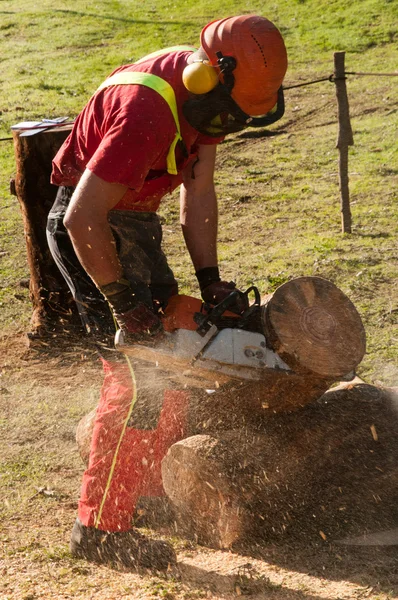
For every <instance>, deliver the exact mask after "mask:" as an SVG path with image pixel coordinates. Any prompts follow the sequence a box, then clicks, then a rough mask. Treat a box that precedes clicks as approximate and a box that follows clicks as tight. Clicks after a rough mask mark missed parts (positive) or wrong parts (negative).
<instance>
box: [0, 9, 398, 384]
mask: <svg viewBox="0 0 398 600" xmlns="http://www.w3.org/2000/svg"><path fill="white" fill-rule="evenodd" d="M0 8H1V12H0V15H1V21H0V83H1V87H2V98H1V101H0V137H8V136H9V135H10V129H9V128H10V126H11V125H12V124H13V123H15V122H17V121H20V120H22V119H34V118H41V117H43V116H45V117H55V116H60V115H69V116H70V117H74V116H75V115H76V114H77V113H78V112H79V110H80V109H81V108H82V106H83V105H84V103H85V102H86V100H87V99H88V98H89V96H90V94H91V93H92V92H93V91H94V90H95V89H96V87H97V86H98V84H99V83H100V82H101V81H102V80H103V79H104V78H105V77H106V76H107V74H108V73H109V72H110V71H112V70H113V69H114V68H115V67H117V66H118V65H119V64H122V63H125V62H130V61H132V60H134V59H136V58H138V57H140V56H142V55H143V54H145V53H147V52H150V51H153V50H155V49H158V48H159V47H165V46H169V45H173V44H176V43H194V44H197V43H198V37H199V32H200V29H201V27H202V26H203V25H204V24H205V23H206V22H208V21H209V20H212V19H214V18H219V17H224V16H228V15H233V14H239V13H244V12H258V13H259V14H263V15H266V16H268V17H269V18H271V19H272V20H273V21H274V22H275V23H276V24H277V25H278V26H279V27H280V29H281V30H282V32H283V34H284V36H285V40H286V45H287V48H288V53H289V71H288V74H287V77H286V85H289V84H292V83H295V82H299V81H308V80H312V79H316V78H318V77H323V76H328V75H329V74H330V73H332V71H333V52H334V51H336V50H344V51H345V52H346V69H347V70H349V71H361V72H363V71H372V72H393V71H394V70H395V71H396V65H397V64H398V61H397V58H398V49H397V33H396V32H397V30H396V22H397V18H398V4H397V3H396V2H395V1H393V0H389V1H388V0H361V1H358V2H351V1H350V2H349V1H348V0H334V1H330V0H280V1H278V2H276V1H274V2H270V3H268V4H267V5H266V6H265V5H264V4H263V3H262V2H259V1H258V0H255V1H254V2H252V3H251V4H250V5H249V4H247V3H244V2H240V1H237V0H232V1H229V2H228V1H227V2H223V3H221V2H219V1H217V0H215V1H212V2H209V1H199V2H197V1H195V2H193V0H187V1H186V2H184V3H183V5H181V4H178V3H172V2H167V1H156V2H155V1H152V2H149V3H145V4H142V3H141V4H139V3H137V2H135V1H134V2H133V1H129V0H123V1H119V2H117V1H105V2H101V3H98V2H94V0H86V1H85V2H81V1H76V2H74V3H70V2H69V3H65V2H60V1H54V0H43V1H42V2H40V4H38V3H36V2H33V0H19V1H18V2H17V0H14V1H10V0H3V2H2V3H1V7H0ZM347 85H348V92H349V100H350V109H351V119H352V126H353V131H354V142H355V145H354V146H353V147H352V148H351V149H350V156H349V174H350V194H351V208H352V217H353V233H352V234H351V235H343V234H342V233H341V223H340V206H339V189H338V176H337V168H338V167H337V165H338V154H337V151H336V148H335V142H336V137H337V123H336V118H337V117H336V114H337V111H336V101H335V90H334V85H333V84H331V83H329V82H323V83H320V84H315V85H311V86H307V87H304V88H298V89H293V90H288V91H287V92H286V104H287V108H286V115H285V117H284V119H283V120H282V121H281V122H280V123H278V124H276V125H274V126H273V127H271V128H270V131H271V132H272V133H273V134H274V135H272V136H266V137H253V136H252V137H250V136H249V135H247V134H240V135H239V134H238V135H235V136H232V137H231V138H230V139H227V140H226V142H225V143H224V144H223V145H222V146H221V147H220V151H219V159H218V169H217V174H216V182H217V189H218V193H219V200H220V245H219V254H220V264H221V268H222V273H223V276H224V277H226V278H231V279H232V278H233V279H235V280H236V281H237V283H238V284H239V285H240V286H241V287H245V286H248V285H252V284H255V285H257V286H258V287H259V288H260V290H261V292H262V293H266V292H271V291H273V290H274V289H275V288H276V287H277V286H278V285H279V284H281V283H283V282H284V281H286V280H288V279H290V278H291V277H296V276H300V275H311V274H314V275H319V276H323V277H327V278H329V279H331V280H332V281H334V282H335V283H336V284H337V285H338V286H339V287H340V288H341V289H342V290H343V291H344V292H345V293H347V294H348V295H349V297H350V298H351V299H352V300H353V302H354V303H355V304H356V306H357V308H358V310H359V311H360V313H361V316H362V318H363V320H364V323H365V326H366V329H367V337H368V353H367V356H366V358H365V360H364V362H363V364H362V365H361V374H363V375H364V376H366V377H368V378H370V380H372V381H374V382H376V381H381V382H383V383H386V384H394V383H395V385H397V381H398V374H397V363H398V360H397V358H398V329H397V304H398V288H397V271H398V250H397V242H396V240H397V234H398V225H397V223H398V208H397V179H398V169H397V165H398V150H397V144H396V140H397V138H398V119H397V108H398V104H397V91H398V78H393V77H391V78H386V77H370V76H368V77H349V79H348V82H347ZM0 166H1V173H2V176H1V180H0V217H1V218H0V278H1V284H0V303H1V305H0V308H1V311H2V319H3V326H4V328H5V331H7V332H10V331H16V330H17V331H18V330H19V331H26V330H27V329H28V327H29V318H30V313H31V307H30V303H29V297H28V292H27V290H25V289H22V288H20V287H19V285H18V283H19V281H20V280H21V279H23V278H26V277H27V276H28V273H29V271H28V266H27V263H26V256H25V248H24V239H23V230H22V222H21V217H20V211H19V208H18V202H17V200H16V199H15V198H14V197H13V196H10V193H9V178H10V177H12V176H13V174H14V172H15V164H14V156H13V148H12V143H11V142H7V141H6V142H0ZM161 214H162V216H163V218H164V221H165V230H166V231H165V245H166V251H167V254H168V256H169V257H170V262H171V264H172V266H173V268H174V269H175V271H176V274H177V276H178V278H179V281H180V284H181V290H182V291H183V292H186V293H197V289H196V283H195V278H194V275H193V270H192V267H191V264H190V261H189V258H188V257H187V254H186V252H185V249H184V244H183V241H182V238H181V235H180V232H179V226H178V197H177V194H176V193H175V194H173V195H172V196H171V197H169V198H167V199H166V201H165V202H164V205H163V207H162V211H161Z"/></svg>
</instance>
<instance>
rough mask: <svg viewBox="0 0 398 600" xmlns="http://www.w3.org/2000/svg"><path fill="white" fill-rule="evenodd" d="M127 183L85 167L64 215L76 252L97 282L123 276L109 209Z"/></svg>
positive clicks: (120, 196) (122, 193)
mask: <svg viewBox="0 0 398 600" xmlns="http://www.w3.org/2000/svg"><path fill="white" fill-rule="evenodd" d="M126 190H127V187H125V186H123V185H119V184H117V183H108V182H106V181H104V180H103V179H101V178H100V177H98V176H97V175H95V174H94V173H92V172H91V171H89V170H88V169H86V170H85V172H84V173H83V175H82V177H81V179H80V181H79V184H78V185H77V187H76V190H75V192H74V194H73V196H72V199H71V202H70V204H69V207H68V210H67V211H66V214H65V218H64V225H65V227H66V229H67V230H68V233H69V236H70V238H71V240H72V243H73V246H74V249H75V252H76V254H77V256H78V258H79V260H80V262H81V264H82V265H83V267H84V269H85V270H86V271H87V273H88V274H89V275H90V277H91V278H92V279H93V281H94V283H95V284H96V285H97V286H103V285H106V284H108V283H111V282H112V281H117V280H118V279H120V278H121V277H122V268H121V265H120V262H119V259H118V256H117V252H116V245H115V240H114V237H113V235H112V231H111V228H110V226H109V223H108V213H109V211H110V210H112V208H114V206H116V204H117V203H118V202H119V200H121V198H122V197H123V195H124V194H125V192H126Z"/></svg>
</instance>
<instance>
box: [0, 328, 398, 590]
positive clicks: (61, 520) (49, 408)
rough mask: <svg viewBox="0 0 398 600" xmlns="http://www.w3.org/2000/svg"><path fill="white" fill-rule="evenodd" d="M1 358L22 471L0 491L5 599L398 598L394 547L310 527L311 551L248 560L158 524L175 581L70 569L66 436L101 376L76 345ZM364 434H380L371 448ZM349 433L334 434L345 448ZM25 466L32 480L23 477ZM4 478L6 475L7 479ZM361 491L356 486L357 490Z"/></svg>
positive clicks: (9, 439) (292, 547) (73, 465)
mask: <svg viewBox="0 0 398 600" xmlns="http://www.w3.org/2000/svg"><path fill="white" fill-rule="evenodd" d="M0 356H1V357H2V358H1V379H0V382H1V383H0V387H1V392H2V394H1V400H0V410H1V432H2V436H1V439H0V449H1V453H2V462H4V463H6V464H10V465H11V463H12V464H13V465H15V464H17V463H18V464H19V466H20V470H15V471H14V475H13V477H11V478H9V479H8V483H3V482H2V483H1V490H0V497H1V501H2V519H1V525H0V598H1V599H2V600H6V599H10V600H17V599H18V600H22V599H23V600H34V599H36V598H40V599H43V600H44V599H46V600H47V599H54V600H55V599H57V600H58V599H66V598H79V599H82V600H86V599H87V600H88V599H89V598H90V599H91V598H93V599H96V600H112V599H114V600H116V599H117V600H119V599H120V598H130V599H132V600H133V599H134V600H136V599H148V600H149V599H152V598H166V599H168V600H189V599H197V598H212V599H213V600H218V599H220V600H221V599H222V600H229V599H232V598H236V597H237V596H240V595H242V596H248V597H250V598H253V599H254V600H260V599H261V600H265V599H267V600H268V599H270V600H274V599H277V600H321V599H330V600H336V599H338V598H340V599H344V600H345V599H354V598H370V599H372V600H388V599H389V600H391V599H392V598H396V597H398V562H397V553H396V547H392V548H384V549H383V548H360V549H352V548H351V549H350V548H346V547H340V548H336V547H335V546H332V545H330V544H329V543H328V542H329V535H328V528H327V527H326V526H324V525H323V524H322V527H317V529H316V532H317V537H318V539H319V542H320V544H319V545H318V546H317V545H315V546H314V545H309V546H308V547H306V545H305V544H293V543H288V542H287V541H286V540H282V541H279V542H278V543H276V542H272V543H271V542H268V543H267V542H261V543H257V544H254V545H253V546H252V547H249V546H248V547H247V548H246V549H245V551H244V552H243V551H237V550H236V551H234V552H231V551H220V550H212V549H209V548H205V547H203V546H199V545H197V544H196V543H194V542H190V541H187V540H186V539H181V538H178V537H176V536H175V534H174V531H173V530H170V529H169V528H168V526H166V525H165V524H163V525H161V526H159V528H158V530H157V531H152V532H150V533H151V534H152V535H159V536H162V537H168V538H169V539H170V540H171V541H172V543H173V544H174V545H175V547H176V550H177V552H178V558H179V569H178V572H175V573H169V574H167V575H166V576H160V575H156V574H153V573H127V572H124V571H120V570H115V569H111V568H108V567H103V566H94V565H91V564H88V563H85V562H84V561H76V560H73V559H72V558H71V557H70V555H69V554H68V551H67V544H68V537H69V532H70V529H71V525H72V523H73V520H74V518H75V514H76V508H77V498H78V492H79V487H80V478H81V473H82V463H81V460H80V457H79V456H78V454H77V450H76V446H75V441H74V429H75V426H76V424H77V422H78V420H79V418H80V417H81V416H83V415H84V414H86V413H87V412H88V410H89V409H90V408H93V407H94V406H95V402H96V397H97V391H98V388H99V386H100V384H101V379H102V375H101V369H100V368H99V365H98V364H97V361H96V359H95V358H94V357H93V356H89V355H87V354H86V353H85V351H84V349H81V348H79V349H77V350H76V351H75V350H73V349H72V348H71V349H70V351H69V352H66V353H62V356H55V357H54V358H53V357H52V356H51V354H50V353H48V352H46V351H38V350H35V351H33V352H29V353H27V350H26V346H25V340H24V337H23V336H17V337H11V336H10V337H8V338H7V339H3V340H1V341H0ZM358 418H359V417H358ZM303 423H304V422H303ZM307 424H309V425H311V420H309V421H308V420H306V421H305V425H307ZM371 425H374V427H375V429H376V431H377V435H378V436H379V440H378V441H377V442H376V440H375V439H374V436H373V434H372V431H371V430H370V427H371ZM365 429H367V434H366V435H367V437H368V438H369V441H370V443H371V444H376V443H380V440H382V435H383V434H382V431H383V428H382V427H381V426H380V425H379V422H378V420H377V419H375V418H374V414H371V415H369V419H368V420H367V422H366V427H365ZM345 433H346V432H345V431H343V430H342V431H341V432H340V436H341V439H343V438H344V436H345ZM364 435H365V433H364ZM35 457H36V458H35ZM37 457H42V459H40V461H39V459H38V458H37ZM29 458H30V459H31V460H28V459H29ZM24 460H25V461H26V464H27V465H28V467H27V468H29V469H30V472H24V471H23V464H22V463H23V461H24ZM18 461H19V462H18ZM35 461H39V462H40V464H37V463H36V462H35ZM376 466H378V465H376ZM34 469H37V473H36V472H35V471H34ZM325 470H326V471H327V473H325V480H324V482H323V485H324V483H325V481H327V480H329V481H330V480H332V479H333V461H331V462H330V463H329V464H328V465H327V466H326V467H325ZM2 473H3V475H4V474H5V477H7V473H8V471H7V470H3V472H2ZM357 483H360V482H353V489H354V488H355V485H356V484H357ZM39 489H43V490H47V491H48V492H49V493H40V492H39V491H38V490H39ZM50 492H51V493H50ZM308 493H309V495H310V494H312V490H310V491H309V492H308ZM358 502H359V500H358ZM319 531H322V532H324V533H325V535H326V536H327V539H326V540H323V539H322V537H321V536H320V535H319Z"/></svg>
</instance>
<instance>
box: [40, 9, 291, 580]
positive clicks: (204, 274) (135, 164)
mask: <svg viewBox="0 0 398 600" xmlns="http://www.w3.org/2000/svg"><path fill="white" fill-rule="evenodd" d="M286 68H287V58H286V50H285V46H284V43H283V40H282V37H281V35H280V33H279V31H278V30H277V28H276V27H275V26H274V25H273V24H272V23H271V22H270V21H268V20H267V19H265V18H263V17H258V16H254V15H244V16H238V17H231V18H227V19H222V20H219V21H214V22H212V23H210V24H208V25H207V26H206V27H205V28H204V29H203V31H202V32H201V47H200V49H199V50H198V51H196V50H195V49H193V48H190V47H188V48H187V47H177V48H172V49H168V50H166V51H160V52H159V53H154V54H152V55H149V56H147V57H144V58H143V59H141V60H140V61H138V62H137V63H135V64H133V65H127V66H123V67H121V68H119V69H117V70H116V71H115V72H114V73H113V74H112V75H111V77H110V78H109V79H108V80H107V81H106V82H105V83H104V84H103V85H102V86H101V87H100V88H99V89H98V90H97V92H96V93H95V94H94V96H93V97H92V98H91V99H90V101H89V102H88V104H87V106H86V107H85V108H84V110H83V111H82V113H81V114H80V115H79V116H78V118H77V119H76V122H75V124H74V127H73V131H72V133H71V135H70V136H69V137H68V139H67V140H66V142H65V143H64V145H63V147H62V148H61V149H60V151H59V152H58V154H57V156H56V157H55V159H54V164H53V174H52V182H53V183H54V184H56V185H58V186H60V188H59V192H58V195H57V199H56V202H55V204H54V206H53V208H52V210H51V212H50V215H49V219H48V240H49V245H50V248H51V251H52V254H53V256H54V258H55V260H56V262H57V264H58V266H59V268H60V269H61V271H62V273H63V275H64V277H65V279H66V281H67V282H68V285H69V287H70V289H71V291H72V293H73V296H74V299H75V301H76V303H77V305H78V308H79V312H80V315H81V319H82V322H83V323H84V325H85V327H86V329H87V331H88V332H89V333H90V334H91V335H92V336H93V337H94V338H95V339H96V341H97V343H98V346H99V348H100V352H101V355H102V360H103V365H104V370H105V381H104V385H103V387H102V391H101V399H100V403H99V406H98V409H97V416H96V421H95V425H94V433H93V438H92V443H91V454H90V460H89V465H88V469H87V470H86V472H85V473H84V476H83V484H82V492H81V498H80V502H79V511H78V519H77V521H76V523H75V526H74V528H73V531H72V537H71V551H72V554H73V555H74V556H77V557H82V558H86V559H88V560H95V561H100V562H119V563H121V564H123V565H125V566H127V567H137V566H146V567H154V568H158V569H165V568H167V566H168V565H169V564H172V563H173V562H175V555H174V552H173V550H172V548H171V546H170V545H168V544H167V543H166V542H160V541H153V540H149V539H147V538H144V537H143V536H141V535H140V534H138V533H137V532H136V531H134V530H133V529H132V528H131V520H132V515H133V511H134V507H135V503H136V501H137V499H138V497H139V496H140V495H151V494H152V495H160V494H161V493H162V484H161V477H160V462H161V460H162V458H163V456H164V455H165V453H166V452H167V449H168V448H169V447H170V445H171V444H173V443H174V442H175V441H177V440H178V439H181V438H182V437H183V436H184V428H185V413H186V407H187V399H188V394H187V392H186V391H181V390H166V391H165V392H164V399H163V404H162V407H161V412H160V417H159V418H158V420H157V422H156V423H155V424H154V426H153V428H152V429H150V430H148V429H147V428H146V425H145V424H144V425H140V423H139V418H138V417H137V415H136V413H135V410H134V405H135V402H136V398H137V385H136V382H135V380H134V374H133V373H131V370H130V368H129V365H126V364H125V363H123V361H121V360H119V359H118V358H117V357H116V356H115V352H114V351H112V350H110V349H109V348H110V346H111V344H110V343H109V335H111V334H112V335H113V333H114V325H113V322H112V318H110V317H112V316H113V317H114V319H115V321H116V323H117V326H118V327H119V328H121V329H122V330H123V331H124V332H125V334H126V335H127V337H128V338H129V339H130V341H131V343H141V342H145V343H147V344H148V343H149V344H153V343H156V340H158V339H159V338H160V337H161V336H162V321H161V317H160V315H161V311H162V310H163V309H164V308H165V306H166V305H167V301H168V299H169V298H170V296H171V295H173V294H176V293H177V290H178V288H177V282H176V280H175V278H174V276H173V273H172V271H171V269H170V268H169V267H168V265H167V261H166V258H165V256H164V254H163V252H162V250H161V229H160V225H159V220H158V217H157V215H156V210H157V208H158V206H159V203H160V200H161V198H162V197H163V196H164V195H165V194H167V193H168V192H170V191H172V190H173V189H175V188H176V187H177V186H179V185H180V186H181V191H180V203H181V210H180V214H181V225H182V231H183V235H184V239H185V242H186V246H187V249H188V252H189V254H190V256H191V259H192V263H193V266H194V269H195V272H196V276H197V279H198V283H199V287H200V290H201V293H202V298H203V299H204V300H205V301H207V302H210V303H213V304H216V303H218V302H220V301H221V300H222V299H223V298H225V297H226V296H227V295H229V294H230V293H231V290H233V288H234V284H233V283H227V282H224V281H222V279H221V278H220V275H219V271H218V261H217V199H216V193H215V189H214V181H213V174H214V167H215V157H216V145H217V143H219V142H220V141H222V139H223V138H224V136H225V135H226V134H228V133H229V132H231V131H238V130H240V129H242V128H244V127H247V126H265V125H267V124H269V123H272V122H274V121H276V120H277V119H278V118H280V116H282V114H283V110H284V107H283V93H282V88H281V84H282V80H283V77H284V75H285V72H286ZM109 307H110V309H111V311H110V310H109ZM241 308H242V307H240V306H237V307H236V310H237V311H238V312H239V310H241ZM139 391H140V389H139V387H138V393H139Z"/></svg>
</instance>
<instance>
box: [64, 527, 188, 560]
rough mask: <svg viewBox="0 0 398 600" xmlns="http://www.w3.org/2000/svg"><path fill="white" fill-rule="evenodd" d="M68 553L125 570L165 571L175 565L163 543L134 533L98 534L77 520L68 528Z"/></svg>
mask: <svg viewBox="0 0 398 600" xmlns="http://www.w3.org/2000/svg"><path fill="white" fill-rule="evenodd" d="M70 551H71V553H72V556H74V557H75V558H84V559H86V560H90V561H93V562H99V563H110V564H112V563H113V564H114V563H119V564H121V565H123V566H125V567H130V568H134V569H135V568H137V567H145V568H147V569H155V570H158V571H165V570H166V569H167V568H168V566H169V565H175V564H176V562H177V557H176V554H175V552H174V550H173V548H172V547H171V545H170V544H169V543H167V542H163V541H160V540H151V539H149V538H147V537H145V536H144V535H141V534H140V533H138V532H137V531H135V530H133V529H131V530H130V531H121V532H114V531H101V530H100V529H95V527H86V526H85V525H83V524H82V523H81V522H80V521H79V519H76V522H75V524H74V526H73V529H72V535H71V540H70Z"/></svg>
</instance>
